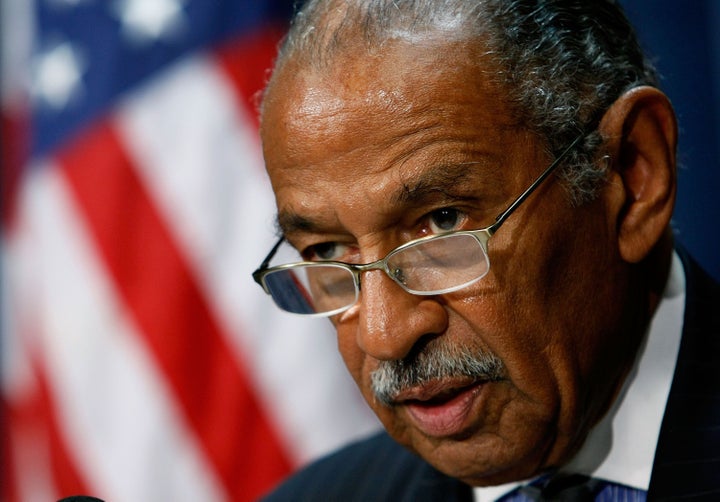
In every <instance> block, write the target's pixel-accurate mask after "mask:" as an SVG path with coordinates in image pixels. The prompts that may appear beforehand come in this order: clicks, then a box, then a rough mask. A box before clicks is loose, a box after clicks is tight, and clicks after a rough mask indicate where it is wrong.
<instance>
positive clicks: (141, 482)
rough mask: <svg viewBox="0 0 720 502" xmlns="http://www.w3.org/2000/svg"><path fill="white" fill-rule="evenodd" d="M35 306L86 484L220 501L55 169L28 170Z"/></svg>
mask: <svg viewBox="0 0 720 502" xmlns="http://www.w3.org/2000/svg"><path fill="white" fill-rule="evenodd" d="M34 172H35V176H34V177H32V178H31V179H30V180H29V181H28V185H26V188H27V190H26V195H27V196H28V197H27V199H25V200H24V201H23V205H22V211H23V212H24V218H25V220H26V225H28V226H29V227H30V228H29V231H30V232H31V233H33V234H34V235H36V236H37V239H36V241H35V246H36V248H35V250H34V257H33V266H35V267H37V270H38V275H39V277H41V280H42V284H41V285H40V286H41V290H40V291H39V292H38V294H37V296H36V297H35V298H34V301H35V302H36V308H37V311H36V314H37V316H38V319H40V320H41V321H42V325H41V326H40V333H41V335H42V337H43V340H42V342H43V350H44V353H43V356H44V364H45V366H46V368H47V370H46V373H47V376H48V380H49V384H50V385H51V389H52V392H53V393H54V395H55V397H54V399H55V403H56V404H57V405H58V408H59V412H58V415H59V420H60V426H61V428H62V430H63V432H64V433H65V434H66V438H67V439H68V444H69V445H70V448H71V450H72V452H73V453H74V454H75V458H76V459H77V462H78V468H79V470H80V472H81V473H83V474H84V475H85V476H87V477H88V480H89V483H90V486H92V487H97V489H98V490H100V491H101V492H102V493H103V494H108V496H109V497H111V498H112V500H116V501H132V502H138V501H154V500H177V501H181V500H187V501H197V500H203V501H213V500H221V499H222V497H221V492H220V488H219V486H220V485H219V483H218V482H217V480H216V479H215V477H214V475H213V473H212V472H210V471H209V469H208V467H207V466H206V465H204V463H203V460H202V456H201V455H200V454H199V452H198V448H199V447H198V445H197V444H196V441H195V440H194V436H192V435H190V434H189V433H188V431H187V430H186V428H185V424H184V423H182V421H180V420H179V419H178V414H177V409H176V407H175V404H174V403H173V402H172V401H171V398H169V395H168V394H169V390H168V389H167V388H166V387H165V385H164V380H163V375H162V374H161V373H160V372H159V370H158V369H157V368H156V367H155V366H154V362H153V361H152V360H151V358H150V357H149V355H148V354H147V353H146V351H145V347H144V346H143V344H142V342H141V340H140V336H139V335H138V333H137V332H135V330H136V329H137V327H136V326H134V325H133V324H132V322H131V320H130V318H129V317H128V315H127V311H125V310H124V309H123V306H122V305H121V304H120V302H119V299H118V297H117V296H116V295H115V291H114V290H113V285H112V284H111V282H110V281H109V279H108V277H107V276H106V275H105V274H104V270H103V268H102V266H101V264H100V262H99V260H98V257H97V255H96V254H95V248H94V247H93V244H92V242H91V237H89V235H88V234H87V232H86V228H85V227H84V226H83V224H82V223H81V222H82V216H81V215H80V214H79V210H78V208H77V207H76V206H75V205H74V203H73V202H74V201H73V199H72V194H71V191H70V190H69V188H68V185H67V184H66V183H65V180H64V178H63V176H62V172H61V171H60V170H59V169H58V167H57V166H53V165H47V166H41V167H38V168H35V169H34Z"/></svg>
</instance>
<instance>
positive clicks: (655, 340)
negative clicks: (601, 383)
mask: <svg viewBox="0 0 720 502" xmlns="http://www.w3.org/2000/svg"><path fill="white" fill-rule="evenodd" d="M684 309H685V272H684V270H683V267H682V263H681V262H680V258H679V257H678V256H677V254H676V253H673V259H672V264H671V267H670V276H669V278H668V282H667V285H666V286H665V291H664V292H663V296H662V299H661V301H660V304H659V305H658V308H657V310H656V312H655V315H654V316H653V319H652V321H651V322H650V327H649V329H648V334H647V336H646V338H645V340H644V342H643V345H642V347H641V348H640V351H639V352H638V356H637V358H636V360H635V365H634V366H633V369H632V371H631V373H630V375H629V376H628V378H627V380H626V382H625V384H624V386H623V390H622V392H621V394H620V397H619V398H618V399H617V400H616V401H615V404H614V405H613V406H612V408H611V409H610V411H609V412H608V413H607V415H605V417H604V418H603V419H602V420H601V421H600V422H599V423H598V424H597V425H596V426H595V427H594V428H593V430H592V431H590V434H589V435H588V438H587V440H586V441H585V444H584V445H583V447H582V448H581V449H580V451H579V452H578V454H577V455H576V456H575V458H574V459H573V460H572V461H570V463H568V464H567V465H566V466H564V467H563V469H562V470H563V471H567V472H574V473H581V474H587V475H589V476H594V477H597V478H602V479H605V480H608V481H614V482H617V483H620V484H624V485H627V486H631V487H634V488H640V489H643V490H647V489H648V486H649V485H650V474H651V471H652V464H653V459H654V458H655V448H656V446H657V440H658V436H659V434H660V425H661V424H662V418H663V414H664V412H665V404H666V402H667V398H668V394H669V393H670V385H671V384H672V377H673V374H674V372H675V362H676V359H677V354H678V350H679V348H680V338H681V335H682V324H683V313H684ZM520 484H521V483H509V484H507V485H500V486H491V487H485V488H475V489H474V495H475V500H476V501H477V502H486V501H492V500H496V499H497V498H499V497H501V496H502V495H504V494H506V493H508V492H509V491H511V490H513V489H515V488H516V487H517V486H518V485H520Z"/></svg>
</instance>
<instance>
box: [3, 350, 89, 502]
mask: <svg viewBox="0 0 720 502" xmlns="http://www.w3.org/2000/svg"><path fill="white" fill-rule="evenodd" d="M34 369H35V376H36V378H37V382H38V387H37V388H36V389H35V391H34V392H28V393H25V394H23V396H22V400H21V401H20V402H13V403H12V404H10V403H6V402H4V403H3V407H4V409H3V411H4V412H5V414H4V416H3V420H2V422H3V424H2V428H3V429H4V431H3V432H5V433H7V434H8V436H6V437H4V438H3V443H4V447H5V452H4V456H5V458H4V459H3V464H2V465H3V468H2V478H3V489H2V493H1V494H2V496H3V500H6V501H8V502H13V501H20V500H22V493H21V491H20V486H19V485H18V482H19V478H17V477H16V476H15V474H16V473H17V472H18V469H19V468H20V467H19V464H18V463H17V461H16V460H17V459H18V457H20V456H28V455H29V456H30V457H31V458H32V457H34V456H40V457H45V458H48V459H49V460H50V468H51V470H52V481H53V482H54V488H55V489H57V493H56V496H57V497H58V498H61V497H67V496H70V495H80V494H86V495H89V494H91V489H90V488H89V487H88V484H87V483H86V481H85V480H84V479H83V477H82V476H81V474H80V471H79V470H78V469H77V466H76V465H75V460H74V458H73V456H72V455H71V453H70V452H71V449H70V448H68V444H67V442H66V440H65V437H64V434H63V432H62V428H61V427H60V421H59V419H58V416H57V402H56V400H55V399H54V398H53V393H52V391H51V390H50V386H49V384H48V379H47V376H46V374H45V371H44V369H43V368H42V366H41V363H39V362H37V361H36V362H35V364H34ZM40 438H45V441H42V442H40V441H39V439H40ZM23 439H29V441H30V442H29V443H27V444H25V443H23V445H24V446H25V447H27V446H28V445H32V447H37V448H42V449H43V450H42V451H39V450H36V451H32V452H28V451H22V452H20V451H18V449H17V448H18V446H19V444H18V442H19V441H22V440H23ZM41 467H42V466H38V468H41ZM21 477H26V478H29V477H31V473H29V472H24V473H22V475H21ZM48 481H50V480H43V482H48ZM94 495H98V496H100V494H94Z"/></svg>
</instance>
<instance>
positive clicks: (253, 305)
mask: <svg viewBox="0 0 720 502" xmlns="http://www.w3.org/2000/svg"><path fill="white" fill-rule="evenodd" d="M120 113H121V115H120V117H119V126H118V128H119V130H120V131H121V136H122V137H123V138H124V141H125V143H126V148H127V150H128V151H129V152H131V153H132V156H133V158H134V159H135V161H136V164H137V166H138V168H139V170H140V172H141V174H140V175H141V177H142V178H143V179H144V182H145V183H146V185H147V187H148V189H149V191H150V192H151V193H152V194H153V198H154V199H155V200H156V201H157V204H158V205H159V207H160V211H161V213H162V214H163V216H164V218H165V219H166V220H167V221H168V222H169V225H170V227H171V230H172V233H173V234H174V235H175V238H176V239H177V240H178V242H179V243H180V247H181V248H182V249H184V250H186V252H187V255H188V257H189V259H190V260H191V262H192V266H193V268H194V270H195V272H196V273H197V274H198V276H199V277H200V280H201V281H202V282H203V284H202V286H203V287H204V288H205V290H206V294H207V295H208V297H209V298H210V299H211V303H212V304H213V306H214V308H215V309H216V310H215V311H216V314H217V315H218V316H219V318H220V321H221V324H223V325H224V326H225V328H226V330H227V331H228V332H229V333H231V336H232V337H233V339H232V340H231V342H232V344H233V346H234V347H236V349H237V353H238V357H240V358H241V360H242V361H243V364H244V365H246V366H249V368H250V370H251V372H252V375H251V377H252V378H255V379H256V384H257V386H258V393H259V394H260V396H259V397H260V398H261V399H263V400H264V405H265V407H266V409H268V410H270V413H271V414H272V417H273V421H274V423H276V424H278V425H279V427H280V429H281V433H282V434H283V435H284V437H285V438H286V440H287V441H289V447H290V449H291V451H292V453H293V455H294V456H295V457H296V460H298V461H305V460H307V459H308V458H311V457H313V456H316V455H318V454H320V453H322V452H325V451H327V450H328V449H331V448H334V447H335V446H337V445H338V444H340V443H342V442H344V441H346V440H348V439H349V438H351V437H357V436H359V435H362V434H365V433H367V432H369V431H370V430H373V429H374V428H376V427H377V425H376V422H375V420H374V418H372V417H371V414H370V412H369V411H368V409H367V408H366V407H365V405H364V403H362V402H361V398H360V397H359V393H358V392H357V390H356V389H355V386H354V384H352V382H351V380H350V378H349V377H348V376H347V374H346V371H345V369H344V368H343V366H342V363H341V361H340V358H339V356H338V354H337V349H336V342H335V338H334V335H333V334H332V330H331V327H330V325H329V323H328V322H327V321H308V320H304V319H299V318H296V317H291V316H287V315H281V314H279V313H278V312H276V310H275V309H274V307H273V306H272V305H271V303H270V301H269V299H268V298H267V297H266V296H265V294H264V293H263V292H262V291H261V289H260V288H259V287H258V286H257V285H256V284H254V282H253V281H252V279H251V277H250V274H251V272H252V270H253V269H254V267H255V266H256V265H257V264H259V262H260V260H261V259H262V257H263V255H264V254H265V253H266V252H267V251H268V249H269V247H270V246H271V244H272V241H273V240H274V236H273V233H272V232H273V218H274V209H275V208H274V198H273V195H272V192H271V191H270V188H269V183H268V181H267V179H266V176H265V174H264V171H263V167H262V166H263V164H262V158H261V152H260V148H259V141H258V139H257V133H256V131H255V128H254V125H253V123H252V121H251V120H250V118H249V117H248V116H247V115H246V112H245V110H244V108H243V107H242V106H241V105H240V104H238V103H237V100H236V98H235V95H234V94H233V92H232V90H231V88H230V83H229V81H228V80H227V79H226V78H225V76H224V73H222V71H221V70H220V68H219V67H217V66H216V65H215V64H214V63H213V62H212V61H210V60H207V59H204V58H201V57H198V58H195V59H191V60H186V61H184V62H182V63H181V64H178V65H176V67H174V68H173V69H171V71H169V72H168V73H167V74H165V75H164V76H163V77H162V78H161V79H159V80H157V81H155V82H154V83H153V84H152V85H150V86H148V87H146V88H145V89H143V90H141V91H140V92H136V93H134V94H133V96H131V97H130V99H129V101H128V102H126V103H124V104H123V106H122V108H121V112H120Z"/></svg>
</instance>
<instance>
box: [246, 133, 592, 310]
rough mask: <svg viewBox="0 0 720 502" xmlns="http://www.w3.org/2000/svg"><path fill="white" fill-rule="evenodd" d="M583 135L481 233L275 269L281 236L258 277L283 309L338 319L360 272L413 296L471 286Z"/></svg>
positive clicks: (353, 297) (352, 298) (356, 290)
mask: <svg viewBox="0 0 720 502" xmlns="http://www.w3.org/2000/svg"><path fill="white" fill-rule="evenodd" d="M583 137H584V135H581V136H578V137H577V138H575V140H574V141H573V142H572V143H571V144H570V146H568V147H567V148H566V149H565V150H563V152H562V153H561V154H560V155H558V156H557V158H556V159H555V160H554V161H553V162H552V164H550V166H549V167H548V168H547V169H545V171H543V172H542V174H540V176H539V177H538V178H537V179H536V180H535V181H534V182H533V183H532V184H531V185H530V186H529V187H528V188H527V189H526V190H525V191H524V192H523V193H522V194H521V195H520V196H519V197H518V198H517V199H515V200H514V201H513V202H512V204H510V205H509V206H508V208H507V209H505V210H504V211H503V212H502V213H500V214H499V215H498V216H497V217H496V218H495V222H494V223H493V224H492V225H490V226H488V227H485V228H481V229H479V230H452V231H449V232H445V233H441V234H436V235H430V236H426V237H421V238H419V239H414V240H411V241H409V242H406V243H404V244H402V245H400V246H398V247H396V248H395V249H393V250H392V251H390V252H389V253H388V254H387V255H386V256H385V258H382V259H380V260H377V261H374V262H372V263H365V264H353V263H345V262H340V261H302V262H297V263H288V264H285V265H278V266H274V267H270V266H269V265H270V260H272V258H273V257H274V256H275V253H277V250H278V248H279V247H280V245H281V244H282V243H283V241H284V240H285V238H284V237H280V239H279V240H278V242H277V243H276V244H275V245H274V246H273V248H272V249H271V250H270V252H269V253H268V255H267V256H266V257H265V259H264V260H263V262H262V264H261V265H260V267H258V269H257V270H255V272H253V274H252V275H253V279H255V282H257V283H258V284H260V286H262V288H263V289H264V290H265V292H266V293H267V294H269V295H270V296H271V297H272V299H273V301H274V302H275V304H276V305H277V306H278V307H279V308H280V309H282V310H285V311H286V312H290V313H293V314H301V315H307V316H326V317H327V316H333V315H336V314H339V313H341V312H343V311H345V310H347V309H349V308H350V307H352V306H353V305H354V304H355V303H356V302H357V300H358V298H359V296H360V274H361V273H362V272H365V271H368V270H382V271H383V272H385V273H386V274H387V275H388V276H389V277H390V278H391V279H392V280H393V281H395V282H396V283H397V284H398V285H399V286H400V287H401V288H403V289H404V290H405V291H407V292H408V293H412V294H414V295H427V296H429V295H440V294H444V293H451V292H453V291H457V290H459V289H462V288H465V287H467V286H469V285H471V284H473V283H475V282H477V281H479V280H480V279H482V278H483V277H485V275H486V274H487V273H488V271H489V270H490V259H489V257H488V248H487V243H488V240H489V239H490V237H492V235H493V234H494V233H495V232H496V231H497V230H498V228H500V226H501V225H502V224H503V223H504V222H505V220H506V219H507V218H508V217H509V216H510V215H511V214H512V213H513V211H515V209H517V208H518V206H520V204H522V203H523V202H524V201H525V199H527V198H528V197H529V196H530V194H532V193H533V191H535V189H536V188H537V187H538V186H539V185H540V184H541V183H542V182H543V181H544V180H545V179H546V178H547V177H548V176H549V175H550V173H552V172H553V171H554V170H555V168H556V167H557V166H559V165H560V164H561V162H562V161H563V160H564V159H565V157H566V156H567V155H568V153H569V152H570V151H571V150H572V149H573V148H574V147H575V145H577V144H578V143H579V142H580V140H581V139H582V138H583Z"/></svg>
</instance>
